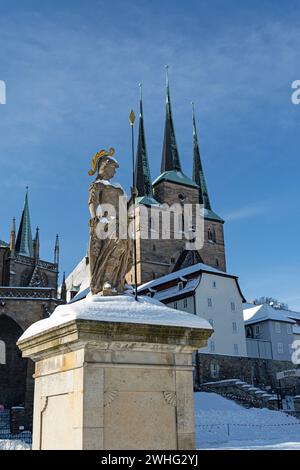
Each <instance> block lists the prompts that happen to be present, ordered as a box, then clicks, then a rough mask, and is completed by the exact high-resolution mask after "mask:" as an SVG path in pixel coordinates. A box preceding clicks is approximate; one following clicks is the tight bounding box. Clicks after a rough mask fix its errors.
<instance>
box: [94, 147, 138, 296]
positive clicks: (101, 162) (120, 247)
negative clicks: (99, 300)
mask: <svg viewBox="0 0 300 470" xmlns="http://www.w3.org/2000/svg"><path fill="white" fill-rule="evenodd" d="M114 153H115V151H114V149H113V148H110V149H109V151H106V150H101V151H100V152H98V153H96V155H95V156H94V157H93V160H92V163H91V165H92V170H90V171H89V175H90V176H92V175H94V174H95V173H96V172H97V177H96V179H95V181H94V182H93V183H92V184H91V185H90V188H89V194H90V198H89V210H90V214H91V219H90V241H89V263H90V288H91V292H92V294H93V295H95V294H101V295H114V294H121V293H123V292H124V286H125V275H126V273H127V272H128V271H129V270H130V267H131V264H132V257H131V243H130V240H129V238H128V236H127V233H128V230H127V229H128V218H127V197H126V195H125V194H124V191H123V189H122V187H121V186H120V185H119V184H114V183H111V182H110V179H111V178H112V177H113V176H114V175H115V172H116V169H117V168H118V167H119V165H118V162H117V161H116V160H115V159H114V158H113V155H114Z"/></svg>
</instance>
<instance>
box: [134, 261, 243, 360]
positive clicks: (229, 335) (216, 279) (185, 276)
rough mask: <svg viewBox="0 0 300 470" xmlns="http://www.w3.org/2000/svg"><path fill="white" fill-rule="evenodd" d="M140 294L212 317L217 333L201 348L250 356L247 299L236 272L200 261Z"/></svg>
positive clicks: (150, 286)
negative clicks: (247, 334) (230, 272)
mask: <svg viewBox="0 0 300 470" xmlns="http://www.w3.org/2000/svg"><path fill="white" fill-rule="evenodd" d="M139 294H142V295H150V296H151V297H153V298H155V299H157V300H159V301H161V302H163V303H164V304H166V305H167V306H169V307H172V308H175V309H178V310H183V311H187V312H190V313H191V314H194V315H199V316H200V317H202V318H205V319H206V320H208V321H209V323H210V324H211V325H212V327H213V329H214V333H213V335H212V336H211V338H210V340H209V341H208V346H207V347H206V348H202V349H200V350H199V352H201V353H207V354H221V355H228V356H247V348H246V338H245V328H244V320H243V302H244V301H245V299H244V296H243V294H242V292H241V289H240V287H239V284H238V278H237V277H236V276H233V275H231V274H228V273H225V272H223V271H218V270H217V269H214V268H212V267H210V266H207V265H205V264H202V263H198V264H195V265H193V266H190V267H188V268H184V269H181V270H179V271H176V272H174V273H171V274H167V275H166V276H162V277H161V278H159V279H155V280H153V281H150V282H148V283H146V284H144V285H142V286H140V287H139Z"/></svg>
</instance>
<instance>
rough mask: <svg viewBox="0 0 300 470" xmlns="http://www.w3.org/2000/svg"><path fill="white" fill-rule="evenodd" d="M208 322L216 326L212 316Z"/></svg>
mask: <svg viewBox="0 0 300 470" xmlns="http://www.w3.org/2000/svg"><path fill="white" fill-rule="evenodd" d="M208 323H210V324H211V326H212V327H214V321H213V319H212V318H210V319H209V320H208Z"/></svg>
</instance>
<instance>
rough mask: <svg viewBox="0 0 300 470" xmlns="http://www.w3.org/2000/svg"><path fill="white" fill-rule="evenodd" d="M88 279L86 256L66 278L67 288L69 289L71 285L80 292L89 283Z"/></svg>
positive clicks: (88, 271)
mask: <svg viewBox="0 0 300 470" xmlns="http://www.w3.org/2000/svg"><path fill="white" fill-rule="evenodd" d="M89 280H90V270H89V265H88V264H86V258H85V257H84V258H82V260H81V261H79V263H78V264H77V266H76V267H75V268H74V269H73V271H72V272H71V273H70V274H69V275H68V277H67V278H66V286H67V290H71V288H72V287H78V288H79V292H80V291H82V290H83V289H85V288H86V287H87V286H88V285H89Z"/></svg>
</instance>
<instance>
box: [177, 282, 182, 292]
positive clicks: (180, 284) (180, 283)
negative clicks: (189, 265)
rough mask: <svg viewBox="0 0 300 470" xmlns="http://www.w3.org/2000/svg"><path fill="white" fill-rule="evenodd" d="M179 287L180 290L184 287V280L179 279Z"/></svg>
mask: <svg viewBox="0 0 300 470" xmlns="http://www.w3.org/2000/svg"><path fill="white" fill-rule="evenodd" d="M178 289H179V290H182V289H183V282H182V281H179V282H178Z"/></svg>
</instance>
